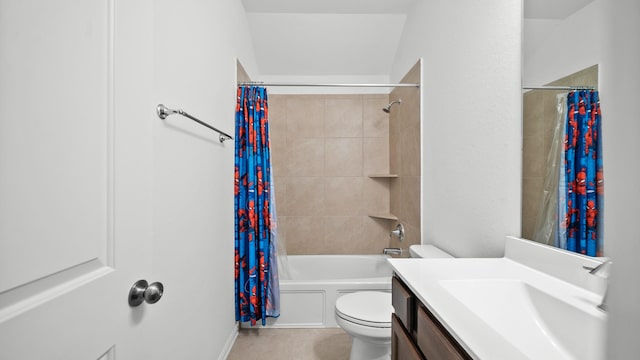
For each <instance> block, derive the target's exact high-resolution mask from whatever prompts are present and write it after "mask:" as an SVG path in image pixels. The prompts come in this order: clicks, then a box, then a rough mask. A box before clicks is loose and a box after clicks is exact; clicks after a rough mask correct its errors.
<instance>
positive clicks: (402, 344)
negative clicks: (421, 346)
mask: <svg viewBox="0 0 640 360" xmlns="http://www.w3.org/2000/svg"><path fill="white" fill-rule="evenodd" d="M391 330H392V336H391V359H392V360H425V359H424V357H423V356H422V355H421V354H420V351H419V350H418V348H416V345H415V344H414V343H413V341H412V340H411V338H410V337H409V334H408V333H407V331H406V330H405V328H404V326H402V324H401V323H400V320H399V319H398V317H397V316H395V315H392V320H391Z"/></svg>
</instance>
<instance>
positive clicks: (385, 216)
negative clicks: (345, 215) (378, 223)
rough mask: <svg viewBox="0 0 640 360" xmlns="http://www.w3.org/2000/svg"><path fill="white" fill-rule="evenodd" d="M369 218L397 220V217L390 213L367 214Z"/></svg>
mask: <svg viewBox="0 0 640 360" xmlns="http://www.w3.org/2000/svg"><path fill="white" fill-rule="evenodd" d="M369 217H372V218H378V219H386V220H398V217H397V216H395V215H393V214H391V213H375V214H369Z"/></svg>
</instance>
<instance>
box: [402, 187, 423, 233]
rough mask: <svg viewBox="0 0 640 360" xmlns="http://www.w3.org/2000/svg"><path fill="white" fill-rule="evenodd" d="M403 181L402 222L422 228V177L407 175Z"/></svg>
mask: <svg viewBox="0 0 640 360" xmlns="http://www.w3.org/2000/svg"><path fill="white" fill-rule="evenodd" d="M401 182H402V184H401V193H402V195H401V196H402V204H401V211H400V216H401V218H400V222H401V223H402V224H409V225H412V226H414V227H416V228H420V196H419V194H420V177H419V176H406V177H403V178H402V179H401Z"/></svg>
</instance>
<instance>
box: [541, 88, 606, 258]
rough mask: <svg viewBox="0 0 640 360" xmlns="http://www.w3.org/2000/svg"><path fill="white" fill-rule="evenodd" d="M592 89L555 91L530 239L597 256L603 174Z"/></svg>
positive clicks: (600, 252) (599, 251)
mask: <svg viewBox="0 0 640 360" xmlns="http://www.w3.org/2000/svg"><path fill="white" fill-rule="evenodd" d="M601 121H602V117H601V112H600V102H599V95H598V92H597V91H584V90H583V91H572V92H570V93H568V94H564V95H559V96H558V117H557V121H556V126H555V130H554V136H553V141H552V145H551V148H550V150H549V156H548V159H547V174H546V177H545V183H544V192H543V202H542V207H541V209H540V212H539V215H538V221H537V223H536V230H535V232H534V236H533V240H535V241H538V242H542V243H546V244H554V245H555V246H557V247H560V248H562V249H567V250H570V251H574V252H578V253H581V254H585V255H589V256H602V255H603V249H604V247H603V237H602V234H603V223H602V221H601V219H602V217H603V211H604V209H603V208H604V177H603V171H602V169H603V167H602V141H601V128H602V126H601Z"/></svg>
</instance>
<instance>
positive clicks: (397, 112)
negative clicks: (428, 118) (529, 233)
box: [389, 62, 421, 256]
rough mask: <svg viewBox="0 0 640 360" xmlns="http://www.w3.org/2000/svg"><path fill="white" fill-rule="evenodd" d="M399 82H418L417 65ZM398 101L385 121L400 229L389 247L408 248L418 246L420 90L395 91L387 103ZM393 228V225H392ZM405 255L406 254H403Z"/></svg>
mask: <svg viewBox="0 0 640 360" xmlns="http://www.w3.org/2000/svg"><path fill="white" fill-rule="evenodd" d="M401 82H403V83H420V62H418V63H417V64H416V65H414V66H413V68H412V69H411V70H409V72H408V73H407V75H405V77H404V78H403V79H402V81H401ZM397 99H402V103H401V104H397V105H394V106H393V108H392V110H391V114H390V122H389V132H390V134H389V143H390V159H389V160H390V170H391V173H394V174H397V175H398V177H397V178H392V179H389V182H390V184H391V205H390V210H391V213H393V214H394V215H396V216H397V217H398V222H400V223H401V224H402V225H403V226H404V230H405V239H404V241H403V242H402V243H400V242H398V240H397V238H395V237H394V238H392V239H391V243H390V246H392V247H400V248H402V249H405V250H406V249H408V248H409V246H410V245H413V244H420V237H421V236H420V234H421V231H420V226H421V224H420V223H421V221H420V198H421V195H420V182H421V177H420V132H421V128H420V90H419V89H418V88H414V87H398V88H395V89H394V90H393V91H392V92H391V95H390V100H397ZM394 226H395V224H394ZM405 256H408V254H405Z"/></svg>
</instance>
